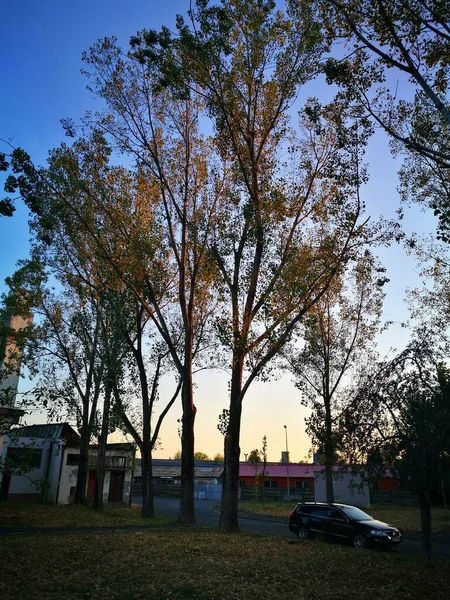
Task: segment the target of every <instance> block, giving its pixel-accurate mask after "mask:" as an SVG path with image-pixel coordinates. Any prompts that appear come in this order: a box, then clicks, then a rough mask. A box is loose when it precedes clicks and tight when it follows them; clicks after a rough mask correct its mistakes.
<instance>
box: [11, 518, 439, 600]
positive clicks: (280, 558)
mask: <svg viewBox="0 0 450 600" xmlns="http://www.w3.org/2000/svg"><path fill="white" fill-rule="evenodd" d="M1 543H2V549H1V556H2V569H1V578H0V598H2V600H13V599H16V598H21V600H28V599H31V598H33V599H34V598H45V599H46V600H61V598H63V599H64V600H72V599H79V598H95V599H96V600H106V599H108V600H114V599H118V600H119V599H120V600H141V599H142V600H144V599H145V600H163V599H171V600H188V599H190V600H192V599H194V600H233V599H234V600H253V599H254V600H266V599H267V600H269V599H270V600H291V599H292V600H294V599H295V600H319V599H320V600H360V599H361V597H364V599H365V600H379V599H380V598H383V600H391V599H392V600H406V599H414V600H443V599H444V598H445V599H446V598H448V590H449V587H450V569H449V563H448V562H444V561H442V562H437V563H436V565H435V568H434V569H433V570H430V569H426V568H425V567H424V564H423V561H422V559H420V558H416V557H411V556H407V555H402V554H401V553H387V552H370V551H363V552H358V551H355V550H354V549H353V548H348V547H343V546H336V545H330V544H325V543H317V542H316V543H314V542H299V541H297V540H293V541H288V540H287V539H280V538H274V537H263V536H256V535H254V536H251V535H243V534H241V535H225V534H220V533H218V532H215V531H211V530H200V529H198V528H193V529H188V530H177V531H174V530H172V531H161V530H160V531H155V530H153V531H145V532H125V533H124V532H122V533H116V532H114V533H111V532H108V533H85V534H81V533H77V534H41V535H34V536H20V537H15V538H4V539H3V540H2V542H1Z"/></svg>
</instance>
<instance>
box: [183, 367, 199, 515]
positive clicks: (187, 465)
mask: <svg viewBox="0 0 450 600" xmlns="http://www.w3.org/2000/svg"><path fill="white" fill-rule="evenodd" d="M187 363H188V364H186V362H185V369H184V377H183V387H182V390H181V401H182V406H183V416H182V420H181V422H182V432H181V498H180V513H179V520H180V522H181V523H195V507H194V475H195V464H194V441H195V439H194V422H195V414H196V412H197V409H196V408H195V406H194V394H193V386H192V362H191V361H190V360H188V361H187Z"/></svg>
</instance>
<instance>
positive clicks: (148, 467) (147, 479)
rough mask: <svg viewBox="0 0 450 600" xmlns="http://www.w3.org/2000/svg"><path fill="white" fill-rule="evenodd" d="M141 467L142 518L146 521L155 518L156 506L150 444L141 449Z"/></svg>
mask: <svg viewBox="0 0 450 600" xmlns="http://www.w3.org/2000/svg"><path fill="white" fill-rule="evenodd" d="M141 465H142V508H141V516H142V517H144V518H145V519H153V518H154V517H155V506H154V502H153V467H152V449H151V446H148V444H143V445H142V447H141Z"/></svg>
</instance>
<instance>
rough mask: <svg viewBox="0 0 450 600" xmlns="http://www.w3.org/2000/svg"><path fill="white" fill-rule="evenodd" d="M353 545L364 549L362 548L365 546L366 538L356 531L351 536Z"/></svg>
mask: <svg viewBox="0 0 450 600" xmlns="http://www.w3.org/2000/svg"><path fill="white" fill-rule="evenodd" d="M353 545H354V546H355V548H357V549H358V550H364V548H367V539H366V538H365V536H363V534H362V533H357V534H356V535H355V537H354V538H353Z"/></svg>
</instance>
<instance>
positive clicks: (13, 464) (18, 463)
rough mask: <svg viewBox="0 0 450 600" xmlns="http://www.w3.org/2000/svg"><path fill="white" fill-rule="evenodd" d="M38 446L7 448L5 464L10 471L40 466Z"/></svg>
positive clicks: (27, 469) (28, 469)
mask: <svg viewBox="0 0 450 600" xmlns="http://www.w3.org/2000/svg"><path fill="white" fill-rule="evenodd" d="M41 459H42V450H41V449H40V448H8V452H7V454H6V466H7V468H8V469H10V470H12V471H24V472H25V471H31V469H39V468H40V466H41Z"/></svg>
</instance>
